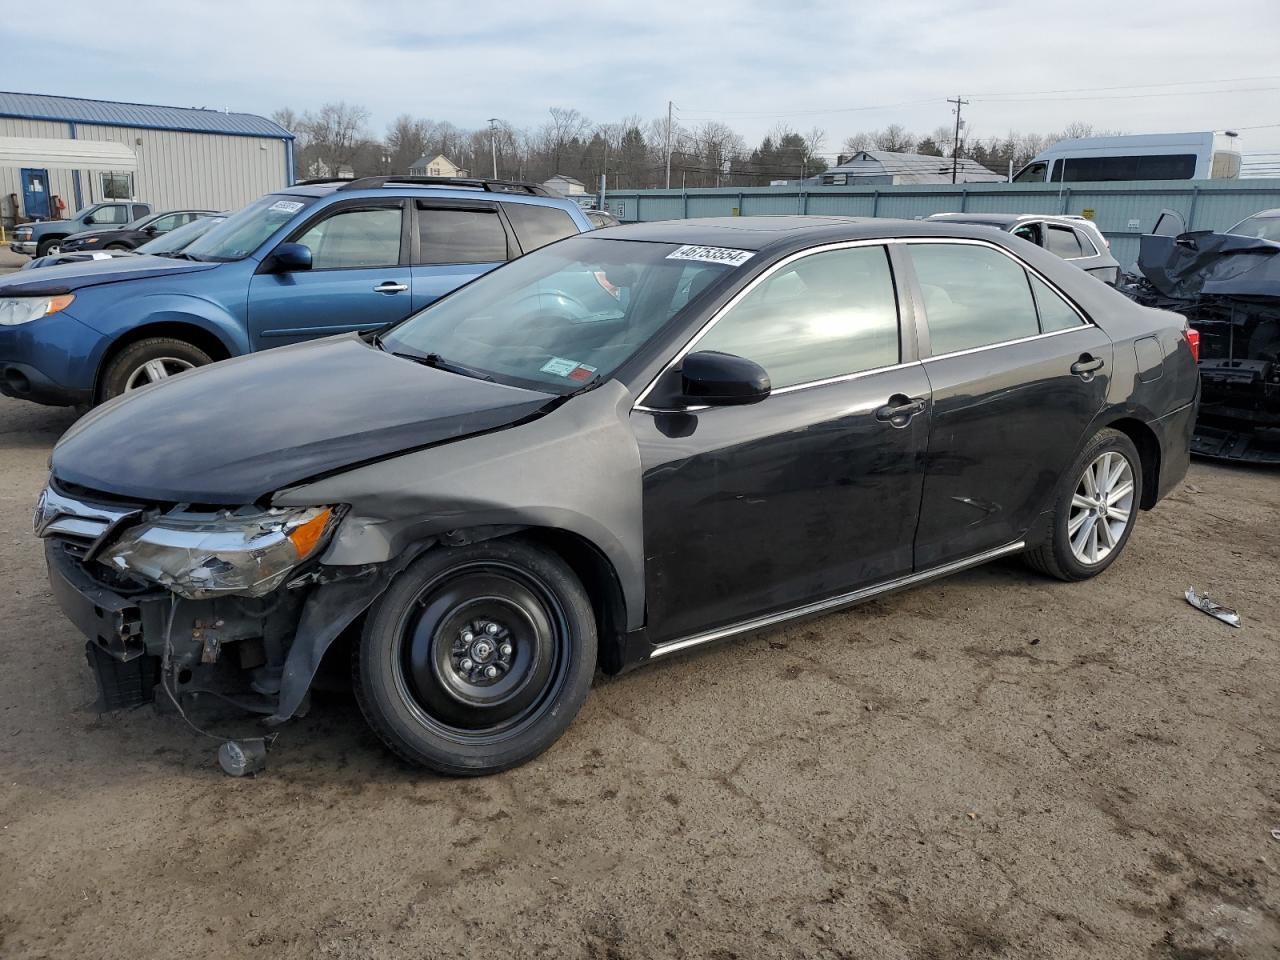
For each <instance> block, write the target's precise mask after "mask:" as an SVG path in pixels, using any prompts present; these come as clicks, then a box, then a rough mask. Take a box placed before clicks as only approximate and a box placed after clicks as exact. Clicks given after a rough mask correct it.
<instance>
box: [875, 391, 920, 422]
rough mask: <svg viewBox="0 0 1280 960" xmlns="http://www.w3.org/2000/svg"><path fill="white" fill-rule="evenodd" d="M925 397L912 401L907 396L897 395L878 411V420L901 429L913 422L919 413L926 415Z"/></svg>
mask: <svg viewBox="0 0 1280 960" xmlns="http://www.w3.org/2000/svg"><path fill="white" fill-rule="evenodd" d="M924 408H925V401H924V397H916V398H914V399H912V398H911V397H908V396H906V395H905V394H901V393H895V394H894V395H893V396H892V397H890V398H889V402H888V403H886V404H885V405H884V406H883V407H879V408H878V409H877V410H876V419H877V420H879V421H880V422H881V423H887V424H889V425H890V426H892V427H897V428H899V429H901V428H902V427H905V426H906V425H907V424H908V423H910V422H911V418H912V417H914V416H915V415H916V414H918V413H924Z"/></svg>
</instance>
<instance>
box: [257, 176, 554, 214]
mask: <svg viewBox="0 0 1280 960" xmlns="http://www.w3.org/2000/svg"><path fill="white" fill-rule="evenodd" d="M387 191H390V192H391V193H392V194H394V195H397V196H420V197H447V198H449V199H470V200H474V199H477V198H479V197H483V198H484V199H486V200H499V201H501V200H517V201H526V202H532V203H541V204H545V205H548V206H555V207H559V208H568V207H575V208H576V207H577V204H576V203H574V202H573V201H571V200H567V199H565V198H564V197H562V196H558V195H556V194H553V193H551V192H550V191H548V190H547V189H545V188H544V187H542V186H540V185H538V184H533V183H523V182H519V181H506V180H480V179H472V178H463V177H412V176H409V177H395V176H386V177H356V178H354V179H352V178H346V177H341V178H331V179H324V180H315V181H310V182H307V181H304V182H302V183H297V184H294V185H293V186H291V187H285V188H283V189H281V190H276V191H273V195H280V194H286V195H288V194H292V195H294V196H303V197H327V196H330V195H332V194H334V193H339V192H341V193H349V194H350V195H351V196H352V197H377V196H386V195H387Z"/></svg>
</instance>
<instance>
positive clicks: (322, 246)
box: [298, 206, 400, 270]
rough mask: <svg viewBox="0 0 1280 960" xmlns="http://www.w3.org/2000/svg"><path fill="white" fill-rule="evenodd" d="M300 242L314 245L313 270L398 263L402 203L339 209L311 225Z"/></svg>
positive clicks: (312, 255)
mask: <svg viewBox="0 0 1280 960" xmlns="http://www.w3.org/2000/svg"><path fill="white" fill-rule="evenodd" d="M298 243H301V244H303V245H304V246H307V247H310V248H311V268H312V269H313V270H335V269H342V268H344V267H346V268H350V267H389V266H394V265H396V264H398V263H399V262H400V207H399V206H395V207H372V208H366V209H350V208H348V209H346V210H339V211H338V212H337V213H335V214H334V215H333V216H331V217H326V218H325V219H323V220H321V221H320V222H319V223H317V224H314V225H313V226H311V227H309V228H308V229H307V231H306V232H305V233H303V234H302V236H300V237H298Z"/></svg>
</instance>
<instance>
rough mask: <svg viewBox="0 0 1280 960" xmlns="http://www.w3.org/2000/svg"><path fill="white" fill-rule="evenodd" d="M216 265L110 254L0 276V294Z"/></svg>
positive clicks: (55, 290)
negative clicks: (106, 257) (111, 255)
mask: <svg viewBox="0 0 1280 960" xmlns="http://www.w3.org/2000/svg"><path fill="white" fill-rule="evenodd" d="M217 266H220V264H217V263H198V262H196V261H194V260H174V259H173V258H171V257H146V256H143V257H112V258H111V259H109V260H82V261H77V262H75V263H60V264H57V265H55V266H51V267H41V268H40V269H39V270H36V271H33V272H30V273H24V272H22V271H19V272H18V273H11V274H9V275H7V276H5V277H0V297H22V296H31V297H38V296H41V295H43V294H53V293H71V292H72V291H75V290H79V289H81V288H82V287H91V286H94V285H96V284H100V283H119V282H120V281H122V280H139V279H142V278H144V277H169V276H173V277H176V276H178V275H179V274H183V273H199V272H201V271H203V270H212V269H213V268H214V267H217Z"/></svg>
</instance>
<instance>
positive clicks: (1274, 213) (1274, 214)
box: [1241, 207, 1280, 223]
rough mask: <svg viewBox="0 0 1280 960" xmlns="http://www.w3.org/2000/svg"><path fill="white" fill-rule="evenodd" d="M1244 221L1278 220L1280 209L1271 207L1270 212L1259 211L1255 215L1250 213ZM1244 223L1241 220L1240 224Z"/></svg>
mask: <svg viewBox="0 0 1280 960" xmlns="http://www.w3.org/2000/svg"><path fill="white" fill-rule="evenodd" d="M1244 219H1245V220H1276V219H1280V207H1273V208H1272V209H1270V210H1259V211H1258V212H1257V213H1251V214H1249V215H1248V216H1247V217H1245V218H1244ZM1243 222H1244V221H1243V220H1242V221H1241V223H1243Z"/></svg>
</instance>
